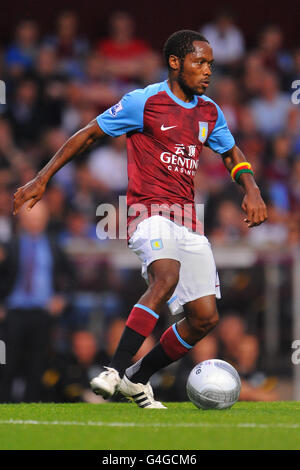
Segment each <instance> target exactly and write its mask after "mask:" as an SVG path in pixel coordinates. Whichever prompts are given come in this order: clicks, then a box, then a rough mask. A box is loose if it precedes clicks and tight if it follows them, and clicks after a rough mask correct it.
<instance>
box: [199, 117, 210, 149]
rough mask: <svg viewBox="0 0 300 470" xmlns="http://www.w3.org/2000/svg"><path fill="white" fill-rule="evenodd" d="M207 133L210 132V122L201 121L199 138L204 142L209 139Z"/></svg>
mask: <svg viewBox="0 0 300 470" xmlns="http://www.w3.org/2000/svg"><path fill="white" fill-rule="evenodd" d="M207 134H208V123H207V122H202V121H200V122H199V136H198V138H199V140H200V142H202V144H204V142H205V141H206V139H207Z"/></svg>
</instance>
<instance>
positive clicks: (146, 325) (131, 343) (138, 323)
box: [110, 304, 159, 377]
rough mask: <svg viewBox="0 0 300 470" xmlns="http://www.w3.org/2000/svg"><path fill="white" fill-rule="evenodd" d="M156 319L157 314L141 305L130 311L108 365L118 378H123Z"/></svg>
mask: <svg viewBox="0 0 300 470" xmlns="http://www.w3.org/2000/svg"><path fill="white" fill-rule="evenodd" d="M158 318H159V315H158V314H157V313H155V312H153V310H151V309H150V308H148V307H146V306H144V305H141V304H136V305H135V306H134V307H133V309H132V310H131V312H130V315H129V317H128V319H127V321H126V326H125V329H124V332H123V334H122V337H121V340H120V342H119V345H118V347H117V350H116V352H115V354H114V356H113V358H112V360H111V363H110V367H113V368H114V369H116V370H117V371H118V372H119V375H120V377H123V375H124V371H125V369H126V367H128V366H129V365H130V364H131V360H132V358H133V356H135V354H136V353H137V352H138V350H139V349H140V347H141V346H142V344H143V342H144V340H145V339H146V338H147V337H148V336H149V335H150V334H151V333H152V331H153V329H154V327H155V325H156V323H157V320H158Z"/></svg>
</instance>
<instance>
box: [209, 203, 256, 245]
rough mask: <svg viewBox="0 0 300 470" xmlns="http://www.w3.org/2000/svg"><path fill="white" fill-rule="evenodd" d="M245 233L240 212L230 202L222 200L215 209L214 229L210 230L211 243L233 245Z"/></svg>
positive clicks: (234, 204)
mask: <svg viewBox="0 0 300 470" xmlns="http://www.w3.org/2000/svg"><path fill="white" fill-rule="evenodd" d="M246 231H247V226H245V224H244V223H243V218H242V217H241V210H240V208H239V207H238V206H237V204H236V203H234V202H233V201H231V200H229V199H228V200H222V202H221V203H220V204H219V206H218V209H217V218H216V220H215V227H214V228H213V229H212V231H211V234H210V238H211V239H212V240H213V243H215V244H218V245H222V244H226V245H229V244H233V243H236V242H237V241H239V240H241V239H242V237H243V235H244V234H245V233H247V232H246Z"/></svg>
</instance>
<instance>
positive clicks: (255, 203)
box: [222, 145, 267, 227]
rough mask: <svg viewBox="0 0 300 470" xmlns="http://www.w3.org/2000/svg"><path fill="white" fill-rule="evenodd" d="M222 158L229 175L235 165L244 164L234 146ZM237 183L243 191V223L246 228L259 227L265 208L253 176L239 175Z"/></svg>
mask: <svg viewBox="0 0 300 470" xmlns="http://www.w3.org/2000/svg"><path fill="white" fill-rule="evenodd" d="M222 157H223V162H224V165H225V166H226V168H227V169H228V171H229V172H230V173H231V171H232V170H233V168H234V167H235V166H236V165H238V164H241V163H245V162H246V158H245V156H244V154H243V152H242V151H241V150H240V149H239V148H238V147H237V146H236V145H234V146H233V147H232V148H231V149H230V150H228V151H227V152H225V153H223V154H222ZM238 182H239V184H240V185H241V186H242V187H243V188H244V190H245V196H244V199H243V202H242V209H243V211H244V212H245V213H246V215H247V218H246V219H244V221H245V222H246V223H247V225H248V227H255V226H256V225H260V224H261V223H263V222H264V221H265V220H266V219H267V207H266V205H265V203H264V201H263V199H262V197H261V194H260V190H259V187H258V186H257V184H256V182H255V179H254V176H253V174H251V173H246V172H245V173H241V174H240V176H239V179H238Z"/></svg>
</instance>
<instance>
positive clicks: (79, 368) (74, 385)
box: [42, 330, 106, 403]
mask: <svg viewBox="0 0 300 470" xmlns="http://www.w3.org/2000/svg"><path fill="white" fill-rule="evenodd" d="M100 361H101V363H102V362H103V361H104V362H105V363H106V360H105V358H104V357H102V354H101V351H99V350H98V346H97V340H96V338H95V336H94V335H93V334H92V333H91V332H89V331H85V330H79V331H75V332H74V333H73V334H72V336H71V351H70V352H69V353H65V354H59V355H56V356H54V357H53V358H52V360H51V361H49V363H48V367H47V368H46V370H45V372H44V374H43V377H42V386H43V387H42V396H43V399H44V400H45V401H55V402H64V403H65V402H67V403H76V402H86V403H103V402H104V399H103V398H102V397H97V396H95V394H94V393H93V392H92V391H91V389H90V380H91V378H92V377H93V374H94V373H95V372H96V373H97V372H98V373H100V372H101V369H102V368H101V366H99V363H100Z"/></svg>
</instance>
